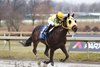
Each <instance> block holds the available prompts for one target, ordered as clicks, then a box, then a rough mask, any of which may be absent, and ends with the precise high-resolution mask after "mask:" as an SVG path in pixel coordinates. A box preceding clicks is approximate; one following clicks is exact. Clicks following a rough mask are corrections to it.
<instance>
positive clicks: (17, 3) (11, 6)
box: [5, 0, 25, 31]
mask: <svg viewBox="0 0 100 67" xmlns="http://www.w3.org/2000/svg"><path fill="white" fill-rule="evenodd" d="M24 4H25V0H13V1H10V0H7V2H6V6H5V11H7V12H6V13H5V20H6V25H7V28H8V31H19V27H20V22H21V21H22V18H23V14H22V10H21V9H22V8H23V7H24Z"/></svg>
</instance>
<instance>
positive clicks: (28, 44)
mask: <svg viewBox="0 0 100 67" xmlns="http://www.w3.org/2000/svg"><path fill="white" fill-rule="evenodd" d="M20 43H21V44H22V45H23V46H25V47H27V46H31V43H32V36H30V37H29V38H28V39H27V40H26V41H24V42H20Z"/></svg>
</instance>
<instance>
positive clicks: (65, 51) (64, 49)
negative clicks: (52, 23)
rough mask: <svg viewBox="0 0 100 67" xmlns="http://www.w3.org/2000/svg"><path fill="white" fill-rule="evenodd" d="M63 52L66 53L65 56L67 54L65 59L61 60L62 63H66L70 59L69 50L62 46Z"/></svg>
mask: <svg viewBox="0 0 100 67" xmlns="http://www.w3.org/2000/svg"><path fill="white" fill-rule="evenodd" d="M60 49H61V50H62V51H63V52H64V54H65V56H66V57H65V59H61V60H60V61H61V62H64V61H66V59H67V58H68V57H69V55H68V53H67V50H66V47H65V46H62V47H61V48H60Z"/></svg>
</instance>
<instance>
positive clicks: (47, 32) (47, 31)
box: [46, 25, 53, 35]
mask: <svg viewBox="0 0 100 67" xmlns="http://www.w3.org/2000/svg"><path fill="white" fill-rule="evenodd" d="M52 27H53V26H52V25H49V27H48V29H47V30H46V34H47V35H48V34H49V30H50V29H51V28H52Z"/></svg>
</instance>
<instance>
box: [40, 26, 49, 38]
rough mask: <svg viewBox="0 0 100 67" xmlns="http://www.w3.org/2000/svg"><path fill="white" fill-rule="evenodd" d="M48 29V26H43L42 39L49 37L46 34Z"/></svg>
mask: <svg viewBox="0 0 100 67" xmlns="http://www.w3.org/2000/svg"><path fill="white" fill-rule="evenodd" d="M47 29H48V26H43V27H42V30H41V32H40V39H42V40H45V39H47V35H46V32H45V31H46V30H47Z"/></svg>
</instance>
